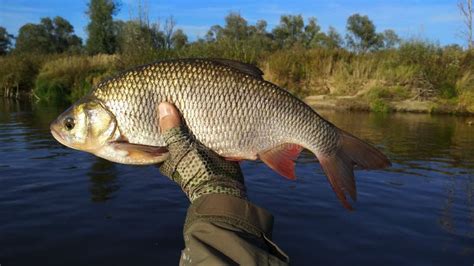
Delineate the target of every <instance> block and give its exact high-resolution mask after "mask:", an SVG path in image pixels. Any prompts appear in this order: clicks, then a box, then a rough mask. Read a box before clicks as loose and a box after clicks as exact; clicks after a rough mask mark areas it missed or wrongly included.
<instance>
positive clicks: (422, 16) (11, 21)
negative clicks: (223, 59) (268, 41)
mask: <svg viewBox="0 0 474 266" xmlns="http://www.w3.org/2000/svg"><path fill="white" fill-rule="evenodd" d="M119 2H120V3H121V5H120V6H121V7H120V11H119V13H118V14H117V15H116V19H123V20H128V19H130V18H133V17H136V13H137V6H138V2H139V0H121V1H119ZM87 3H88V0H69V1H67V0H39V1H31V0H30V1H25V0H0V25H1V26H3V27H6V28H7V30H8V32H9V33H12V34H14V35H16V34H17V33H18V29H19V28H20V27H21V26H22V25H23V24H25V23H28V22H32V23H38V22H39V19H40V18H41V17H46V16H50V17H54V16H57V15H59V16H62V17H64V18H66V19H67V20H69V21H70V22H71V24H72V25H73V26H74V29H75V31H76V33H77V34H78V35H79V36H80V37H82V38H83V39H85V38H86V37H87V34H86V32H85V26H86V25H87V16H86V14H85V11H86V8H87ZM142 3H143V5H144V6H146V7H147V10H148V13H149V17H150V20H151V21H152V22H156V21H158V20H160V21H162V22H163V21H164V20H165V19H166V18H167V17H169V16H170V15H173V17H174V18H175V20H176V21H177V27H178V28H182V29H183V30H184V31H185V32H186V33H187V34H188V36H189V37H190V39H191V40H194V39H195V38H196V37H199V36H200V37H203V36H204V35H205V33H206V31H207V30H208V29H209V27H210V26H212V25H215V24H220V25H223V24H224V17H225V16H226V15H227V14H228V13H229V12H231V11H234V12H239V13H240V14H241V15H242V16H243V17H244V18H246V19H247V21H249V23H251V24H254V23H255V22H256V21H257V20H259V19H264V20H266V21H267V22H268V29H271V28H273V27H274V26H276V25H277V24H278V22H279V18H280V16H281V15H282V14H302V15H303V16H304V17H305V18H308V17H310V16H314V17H316V18H317V19H318V22H319V24H320V25H321V26H322V28H323V30H327V27H328V26H334V27H335V28H336V29H337V30H338V31H339V32H341V33H344V32H345V24H346V20H347V17H348V16H350V15H351V14H353V13H360V14H364V15H368V16H369V18H370V19H372V21H373V22H374V23H375V25H376V27H377V30H378V31H383V30H384V29H388V28H390V29H394V30H395V31H396V32H397V33H398V34H399V35H400V36H401V37H403V38H422V39H428V40H431V41H433V42H439V43H440V44H442V45H445V44H451V43H458V44H464V43H463V41H462V39H460V38H459V34H458V33H459V32H460V31H461V29H462V26H463V24H462V20H461V17H460V15H459V12H458V10H457V6H456V3H457V0H423V1H421V0H397V1H382V0H354V1H349V0H333V1H328V0H327V1H322V0H311V1H310V0H302V1H298V0H286V1H274V0H241V1H224V0H205V1H197V0H195V1H193V0H172V1H163V0H159V1H152V0H142Z"/></svg>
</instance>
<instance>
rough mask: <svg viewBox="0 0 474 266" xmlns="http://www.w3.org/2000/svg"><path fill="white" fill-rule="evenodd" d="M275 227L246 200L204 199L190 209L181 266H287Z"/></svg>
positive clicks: (287, 260)
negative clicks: (274, 237)
mask: <svg viewBox="0 0 474 266" xmlns="http://www.w3.org/2000/svg"><path fill="white" fill-rule="evenodd" d="M272 227H273V216H272V215H271V214H270V213H269V212H267V211H266V210H264V209H262V208H260V207H257V206H255V205H253V204H252V203H250V202H248V201H247V200H244V199H240V198H237V197H233V196H229V195H223V194H210V195H204V196H201V197H199V198H198V199H197V200H196V201H194V202H193V203H192V204H191V206H190V207H189V209H188V214H187V217H186V224H185V226H184V241H185V249H184V250H183V251H182V253H181V260H180V265H229V264H231V265H235V264H240V265H288V263H289V259H288V256H287V255H286V254H285V253H284V252H283V251H281V250H280V249H279V248H278V247H277V246H276V245H275V244H274V243H273V242H272V241H271V232H272Z"/></svg>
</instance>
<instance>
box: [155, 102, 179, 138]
mask: <svg viewBox="0 0 474 266" xmlns="http://www.w3.org/2000/svg"><path fill="white" fill-rule="evenodd" d="M158 112H159V117H160V128H161V132H165V131H167V130H168V129H171V128H174V127H179V126H180V125H181V118H180V116H179V111H178V110H177V109H176V107H174V105H172V104H170V103H167V102H163V103H160V105H158Z"/></svg>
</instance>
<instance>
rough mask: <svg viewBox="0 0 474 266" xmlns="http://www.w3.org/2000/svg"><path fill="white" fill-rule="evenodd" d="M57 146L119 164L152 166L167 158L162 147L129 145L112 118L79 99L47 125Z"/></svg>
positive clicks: (97, 106)
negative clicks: (61, 145)
mask: <svg viewBox="0 0 474 266" xmlns="http://www.w3.org/2000/svg"><path fill="white" fill-rule="evenodd" d="M50 129H51V134H52V135H53V137H54V138H55V139H56V140H57V141H59V142H60V143H61V144H63V145H65V146H67V147H69V148H73V149H76V150H81V151H85V152H89V153H92V154H94V155H96V156H98V157H101V158H104V159H107V160H109V161H112V162H116V163H123V164H136V165H144V164H156V163H161V162H163V161H164V160H166V159H167V158H168V156H169V154H168V150H167V149H166V147H158V146H156V147H155V146H146V145H141V144H136V143H129V142H128V140H127V138H126V137H124V136H122V134H121V133H120V129H119V126H118V124H117V120H116V118H115V115H114V114H113V113H112V112H110V110H109V109H108V108H107V107H105V105H103V104H102V103H101V102H100V101H99V100H96V99H87V98H85V99H83V100H80V101H79V102H77V103H75V104H74V105H72V106H71V107H69V109H67V110H66V111H64V113H62V114H61V115H59V117H58V118H57V119H56V120H54V121H53V122H52V123H51V126H50Z"/></svg>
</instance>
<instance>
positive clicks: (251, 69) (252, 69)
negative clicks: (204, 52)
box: [211, 58, 264, 79]
mask: <svg viewBox="0 0 474 266" xmlns="http://www.w3.org/2000/svg"><path fill="white" fill-rule="evenodd" d="M211 60H212V61H214V62H217V63H219V64H221V65H226V66H228V67H231V68H234V69H236V70H238V71H240V72H243V73H245V74H248V75H251V76H254V77H256V78H258V79H263V77H262V76H263V74H264V73H263V71H262V70H261V69H260V68H258V67H256V66H254V65H251V64H246V63H242V62H239V61H235V60H230V59H223V58H213V59H211Z"/></svg>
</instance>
